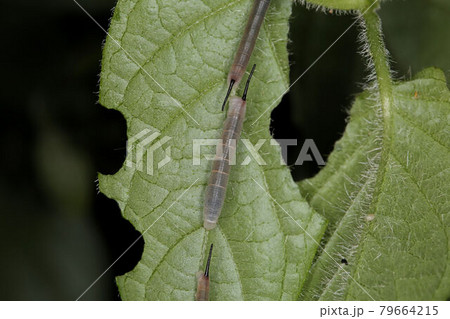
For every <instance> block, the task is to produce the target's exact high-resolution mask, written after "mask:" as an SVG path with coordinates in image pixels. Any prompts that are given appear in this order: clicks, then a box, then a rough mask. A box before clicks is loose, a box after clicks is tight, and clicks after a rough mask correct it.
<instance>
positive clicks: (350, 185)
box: [300, 69, 450, 300]
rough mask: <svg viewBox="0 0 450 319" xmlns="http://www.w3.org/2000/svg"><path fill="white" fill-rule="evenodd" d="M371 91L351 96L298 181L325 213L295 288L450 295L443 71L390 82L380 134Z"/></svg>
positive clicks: (350, 294)
mask: <svg viewBox="0 0 450 319" xmlns="http://www.w3.org/2000/svg"><path fill="white" fill-rule="evenodd" d="M377 100H378V98H377V97H374V96H373V95H372V94H370V93H369V92H365V93H363V94H361V95H360V96H359V97H358V98H357V99H356V101H355V103H354V105H353V108H352V110H351V114H350V122H349V124H348V126H347V128H346V131H345V134H344V136H343V138H342V139H341V140H340V141H338V142H337V143H336V145H335V149H334V152H333V153H332V155H331V156H330V158H329V162H328V164H327V166H326V167H325V168H324V169H323V170H322V171H321V172H320V173H319V174H318V175H317V176H316V177H314V178H312V179H310V180H306V181H303V182H301V183H300V188H301V189H302V193H303V194H304V195H305V196H306V197H307V198H308V201H309V203H310V204H311V205H312V206H313V208H314V209H316V210H317V211H318V212H319V213H322V214H323V215H324V216H325V217H327V218H328V220H329V221H330V225H329V230H328V231H327V243H326V245H325V248H324V251H322V252H321V254H320V257H319V258H318V259H317V261H316V262H315V264H314V266H313V268H312V271H311V276H310V277H309V278H308V282H307V283H306V285H305V288H304V290H303V292H302V298H305V299H313V300H316V299H320V300H346V299H347V300H372V299H375V300H430V299H436V300H445V299H447V298H448V297H450V267H449V263H450V262H449V256H448V254H449V235H450V234H449V233H450V213H449V212H450V204H449V201H448V194H450V189H449V180H450V157H449V147H450V132H449V125H448V123H450V92H449V90H448V88H447V85H446V80H445V75H444V74H443V73H442V72H441V71H440V70H438V69H427V70H425V71H423V72H422V73H421V74H419V75H418V76H417V77H416V78H415V79H413V80H411V81H408V82H405V83H400V84H397V85H395V87H394V89H393V101H394V102H393V105H391V112H390V117H391V121H392V125H393V126H392V127H393V130H391V134H389V135H388V136H386V134H385V132H384V128H383V121H382V119H381V117H382V116H381V115H382V114H381V113H382V112H381V109H380V106H379V105H378V104H377V103H376V101H377ZM342 259H345V260H346V261H347V263H348V265H346V264H345V263H342V262H341V261H342Z"/></svg>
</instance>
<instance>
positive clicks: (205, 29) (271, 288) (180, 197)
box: [99, 0, 326, 300]
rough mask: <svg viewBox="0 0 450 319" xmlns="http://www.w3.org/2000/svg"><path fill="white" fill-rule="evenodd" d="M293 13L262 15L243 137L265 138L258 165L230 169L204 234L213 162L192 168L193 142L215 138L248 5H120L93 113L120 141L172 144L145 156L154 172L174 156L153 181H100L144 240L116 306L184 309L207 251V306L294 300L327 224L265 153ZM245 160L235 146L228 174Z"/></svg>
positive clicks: (285, 8) (143, 177)
mask: <svg viewBox="0 0 450 319" xmlns="http://www.w3.org/2000/svg"><path fill="white" fill-rule="evenodd" d="M291 4H292V1H291V0H282V1H274V2H273V3H272V4H271V6H270V9H269V12H268V16H267V18H266V20H265V24H264V26H263V29H262V31H261V33H260V36H259V39H258V42H257V47H256V49H255V53H254V56H253V57H252V61H251V63H256V64H257V69H256V73H255V76H254V78H253V81H252V83H251V88H250V92H249V99H248V105H247V120H246V122H245V124H244V132H243V136H242V137H243V138H247V139H249V140H250V141H251V142H252V143H253V144H256V143H257V142H258V141H259V140H260V139H267V141H266V142H265V143H264V144H263V146H262V148H261V150H260V152H259V154H261V155H262V156H263V159H264V161H266V162H267V165H265V166H260V165H257V163H256V162H255V160H252V161H251V162H250V163H249V164H248V165H247V166H242V165H237V166H234V167H233V168H232V172H231V175H230V183H229V190H228V193H227V199H226V202H225V206H224V210H223V212H222V215H221V217H220V220H219V226H218V227H217V228H216V229H214V230H212V231H210V232H207V231H205V230H204V228H203V227H202V224H203V222H202V217H203V216H202V215H203V199H204V193H205V187H206V184H207V179H208V175H209V171H210V167H211V163H210V162H207V161H205V160H202V162H201V165H193V140H194V139H206V138H215V139H217V138H219V137H220V131H221V127H222V124H223V121H224V113H223V112H221V110H220V105H221V101H222V99H223V97H224V94H225V92H226V76H227V70H228V68H229V66H230V64H231V61H232V57H233V55H234V52H235V50H236V49H237V45H238V43H239V40H240V36H241V32H242V30H243V28H244V26H245V23H246V19H247V16H248V12H249V10H250V7H251V5H252V1H250V0H245V1H244V0H241V1H225V0H209V1H204V0H203V1H200V0H198V1H194V0H193V1H184V2H180V1H178V0H173V1H154V0H140V1H137V0H135V1H125V0H121V1H119V2H118V5H117V7H116V9H115V13H114V16H113V19H112V22H111V27H110V29H109V32H110V35H111V38H109V39H108V40H107V41H106V44H105V48H104V56H103V61H102V73H101V83H100V102H101V103H102V104H103V105H104V106H106V107H108V108H114V109H117V110H120V111H121V112H122V113H123V115H124V116H125V118H126V120H127V123H128V136H129V138H131V137H134V136H136V135H138V134H139V133H141V132H143V131H144V130H145V129H148V130H150V131H152V132H158V133H159V134H161V135H160V136H159V137H158V141H160V142H162V141H163V138H164V137H170V138H171V139H170V141H169V142H167V143H165V144H164V145H163V146H162V147H161V148H159V149H158V150H157V151H155V153H154V156H155V158H154V162H155V163H159V161H160V160H161V159H163V158H164V156H165V152H164V151H168V147H169V146H170V149H171V157H172V160H171V161H170V163H168V164H167V165H165V166H163V167H161V168H159V169H156V168H155V170H154V172H153V175H150V174H147V173H146V172H143V171H141V170H139V169H137V166H136V164H139V163H140V162H139V161H138V163H134V164H135V165H130V166H132V167H129V166H127V165H124V166H123V167H122V169H121V170H120V171H119V172H118V173H117V174H115V175H113V176H100V178H99V180H100V189H101V191H102V192H103V193H105V194H106V195H107V196H109V197H110V198H113V199H115V200H117V202H118V203H119V206H120V208H121V209H122V212H123V216H124V217H125V218H126V219H128V220H130V222H131V223H132V224H133V225H134V226H135V227H136V229H137V230H139V231H140V232H141V233H142V234H143V237H144V240H145V247H144V252H143V255H142V259H141V261H140V262H139V263H138V265H137V266H136V268H135V269H134V270H133V271H131V272H129V273H127V274H125V275H123V276H121V277H119V278H118V280H117V282H118V286H119V290H120V294H121V297H122V299H126V300H144V299H146V300H192V299H193V298H194V294H195V290H196V273H197V272H198V271H199V270H202V269H203V268H204V262H205V257H206V254H207V249H208V245H209V244H210V243H214V251H213V258H212V264H211V296H210V297H211V299H212V300H241V299H245V300H258V299H267V300H277V299H285V300H293V299H297V298H298V295H299V293H300V290H301V287H302V285H303V283H304V281H305V278H306V274H307V272H308V270H309V268H310V265H311V263H312V259H313V257H314V255H315V252H316V249H317V246H318V245H317V242H318V241H320V239H321V237H322V235H323V232H324V229H325V226H326V224H325V222H324V220H323V219H322V218H321V217H320V216H319V215H318V214H316V213H315V212H314V211H313V210H312V209H311V208H310V207H309V206H308V204H307V203H306V201H305V200H303V199H302V198H301V196H300V193H299V190H298V188H297V186H296V185H295V183H294V182H293V181H292V178H291V176H290V173H289V170H288V168H286V166H284V165H281V163H280V158H281V153H280V149H279V146H272V145H270V142H269V140H270V139H271V136H270V133H269V129H268V128H269V123H270V110H271V109H272V108H273V107H274V106H273V102H274V101H279V98H280V97H281V95H282V94H283V92H285V90H286V89H287V87H288V59H287V50H286V42H287V32H288V19H289V16H290V12H291ZM119 44H120V46H121V47H119ZM140 66H142V69H141V68H140ZM163 88H164V89H163ZM266 110H269V111H267V112H266ZM261 115H262V117H261V118H260V119H259V120H258V121H256V120H257V119H258V118H259V117H260V116H261ZM255 121H256V122H255ZM253 123H254V125H252V124H253ZM155 142H156V141H155ZM213 151H214V150H212V149H210V150H209V154H211V153H213ZM133 155H134V156H136V154H133V153H132V152H130V153H129V154H128V155H127V161H130V162H133V161H134V157H133ZM248 155H249V154H248V152H247V151H246V148H245V147H244V145H243V144H242V143H239V144H238V154H237V163H238V164H239V163H242V162H243V161H244V159H245V158H246V157H247V156H248ZM134 162H135V161H134ZM147 165H148V162H147ZM143 167H145V163H143ZM118 236H120V234H118Z"/></svg>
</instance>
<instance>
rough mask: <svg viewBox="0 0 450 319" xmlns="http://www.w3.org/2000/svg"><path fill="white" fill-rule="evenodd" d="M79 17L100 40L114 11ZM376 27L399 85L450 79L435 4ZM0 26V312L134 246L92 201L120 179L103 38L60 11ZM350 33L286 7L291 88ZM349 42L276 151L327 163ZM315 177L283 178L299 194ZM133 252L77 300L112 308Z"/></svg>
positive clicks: (350, 82) (65, 4)
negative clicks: (104, 80)
mask: <svg viewBox="0 0 450 319" xmlns="http://www.w3.org/2000/svg"><path fill="white" fill-rule="evenodd" d="M274 1H276V0H274ZM79 3H80V4H81V5H82V6H83V7H84V8H85V9H86V10H87V11H88V12H89V13H90V14H91V15H92V16H93V17H94V18H95V19H96V20H97V21H98V22H99V23H100V24H101V25H102V26H103V27H104V28H105V29H106V28H107V27H108V22H109V18H110V17H111V15H112V8H113V6H114V5H115V1H111V0H98V1H87V0H80V1H79ZM381 16H382V19H383V23H384V32H385V35H386V42H387V46H388V48H389V50H390V51H391V53H392V58H393V61H395V62H394V64H393V68H394V69H395V70H396V71H397V78H399V79H401V78H404V79H408V78H410V77H411V75H413V74H415V73H417V72H418V71H420V70H421V69H422V68H424V67H427V66H437V67H440V68H442V69H444V70H445V71H446V74H447V76H448V75H449V71H450V59H449V53H450V23H449V21H450V4H449V2H448V1H447V0H427V1H424V0H410V1H399V0H398V1H392V2H388V3H386V4H384V6H383V9H382V11H381ZM0 21H1V23H2V28H1V30H2V38H1V39H2V48H1V50H0V56H1V60H0V61H1V65H2V69H1V72H2V77H1V111H2V112H1V117H0V119H1V126H0V127H1V135H0V136H1V137H0V138H1V157H0V169H1V179H0V212H1V213H0V300H75V299H77V298H78V297H79V296H80V295H81V294H82V293H83V292H84V291H85V290H86V289H87V288H88V287H89V285H90V284H91V283H92V282H93V281H94V280H95V279H96V278H97V277H98V276H99V275H100V274H101V273H103V271H104V270H105V269H107V267H108V266H109V265H111V264H112V263H113V262H114V261H115V260H116V259H117V257H119V256H120V255H121V254H122V252H123V251H124V250H125V249H126V248H127V247H128V246H129V245H130V244H131V243H132V242H133V241H134V240H135V239H136V238H137V237H138V236H139V235H140V234H139V233H138V232H136V231H135V230H134V228H133V227H132V226H131V224H129V223H128V222H127V221H125V220H124V219H122V218H121V215H120V210H119V208H118V206H117V204H116V203H115V202H114V201H112V200H109V199H107V198H106V197H105V196H104V195H102V194H98V193H97V188H96V187H97V183H96V178H97V177H96V175H97V172H101V173H103V174H113V173H115V172H116V171H117V170H118V169H119V168H120V167H121V165H122V163H123V160H124V157H125V143H126V123H125V121H124V119H123V117H122V116H121V114H120V113H118V112H115V111H111V110H106V109H105V108H103V107H102V106H101V105H99V104H97V93H96V92H97V90H98V74H99V72H100V60H101V50H102V42H103V40H104V38H105V34H104V33H103V31H102V30H101V29H100V28H99V27H98V26H97V25H95V24H94V22H93V21H92V20H90V18H89V17H88V16H87V15H86V14H85V13H84V12H83V11H82V10H81V9H80V8H79V7H78V6H77V5H76V4H75V3H74V2H73V1H72V0H58V1H55V0H53V1H50V0H45V1H44V0H41V1H33V2H31V1H25V0H16V1H8V2H5V3H2V10H1V11H0ZM353 21H354V20H353V17H351V16H330V15H324V14H322V13H317V12H314V11H307V10H305V9H304V8H303V7H300V6H296V7H295V9H294V15H293V18H292V20H291V24H292V25H291V34H290V39H291V40H292V41H291V43H290V45H289V51H290V53H291V64H292V69H291V79H292V81H293V80H295V79H296V78H297V77H298V76H299V75H300V74H301V73H302V72H303V71H304V70H305V69H306V68H307V67H308V66H309V65H310V64H311V63H312V62H313V61H314V60H315V59H316V58H317V57H318V56H319V55H320V54H321V53H322V52H323V51H324V50H325V49H326V48H327V47H328V46H329V45H330V44H331V43H332V42H333V41H334V40H335V39H336V38H337V37H338V36H339V35H341V33H342V32H343V31H344V30H345V29H346V28H347V27H348V26H349V25H350V24H351V23H352V22H353ZM357 36H358V28H357V27H354V28H352V29H351V30H350V31H349V32H348V33H347V34H346V35H345V36H343V37H342V39H341V40H340V41H339V42H338V43H337V44H336V45H335V46H334V47H333V48H332V49H331V50H330V51H329V52H328V53H327V54H326V55H325V56H324V57H323V58H322V59H321V60H320V61H319V62H318V63H317V65H315V66H314V67H313V68H312V69H311V70H310V71H309V72H308V73H307V74H306V75H305V76H304V77H303V78H302V79H301V80H300V81H299V82H298V83H297V84H296V85H295V86H294V87H293V88H292V90H291V92H290V93H289V94H288V95H287V96H286V97H285V98H284V99H283V102H282V104H281V105H280V106H278V108H277V109H276V110H275V111H274V113H273V120H274V121H273V127H272V131H273V133H274V135H275V138H291V139H295V138H297V139H299V140H302V139H305V138H313V139H314V140H315V142H316V144H317V146H318V147H319V150H320V151H321V153H322V154H323V156H324V157H325V159H326V157H327V155H328V154H329V153H330V152H331V151H332V148H333V144H334V142H335V141H336V140H337V139H338V138H339V137H340V136H341V134H342V132H343V130H344V128H345V119H346V111H345V110H346V109H348V108H349V106H350V105H351V102H352V100H353V98H354V96H355V94H357V93H358V92H360V91H361V87H362V84H363V83H364V82H365V80H364V77H365V75H367V72H366V70H365V66H364V63H363V60H362V59H361V57H360V56H359V54H358V53H357V52H358V50H359V48H360V45H359V44H358V43H357V41H356V39H357ZM299 147H300V146H299ZM298 151H299V149H298V150H297V152H295V151H294V152H289V154H291V155H292V156H293V157H292V158H290V159H289V164H293V163H294V162H295V157H296V156H297V154H298ZM318 170H319V167H317V165H315V164H312V163H306V164H305V165H303V166H301V167H292V173H293V176H294V178H295V179H297V180H299V179H303V178H306V177H311V176H313V175H314V174H315V173H317V172H318ZM141 252H142V242H138V244H136V245H135V246H134V247H133V248H132V249H131V250H130V251H129V252H128V253H127V254H126V255H125V256H124V257H123V258H121V259H120V260H119V261H118V262H117V263H116V264H115V265H114V266H113V267H112V268H111V269H110V270H109V271H108V272H106V274H105V275H104V276H103V277H102V278H101V279H100V280H99V281H98V282H97V283H96V284H95V285H94V286H93V287H92V289H90V290H89V291H88V292H87V293H86V294H85V295H84V296H83V298H82V300H118V299H119V296H118V292H117V288H116V286H115V283H114V277H115V276H117V275H120V274H123V273H125V272H127V271H129V270H131V269H133V268H134V265H135V264H136V263H137V261H138V260H139V259H140V254H141Z"/></svg>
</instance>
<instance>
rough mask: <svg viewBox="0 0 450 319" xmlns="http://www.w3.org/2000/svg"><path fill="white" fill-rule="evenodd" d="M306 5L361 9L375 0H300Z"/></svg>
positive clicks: (338, 8)
mask: <svg viewBox="0 0 450 319" xmlns="http://www.w3.org/2000/svg"><path fill="white" fill-rule="evenodd" d="M300 1H301V2H302V3H307V5H309V4H312V5H314V6H319V7H323V8H326V9H335V10H346V11H347V10H362V9H365V8H367V7H369V6H370V5H372V3H373V2H374V1H375V0H300Z"/></svg>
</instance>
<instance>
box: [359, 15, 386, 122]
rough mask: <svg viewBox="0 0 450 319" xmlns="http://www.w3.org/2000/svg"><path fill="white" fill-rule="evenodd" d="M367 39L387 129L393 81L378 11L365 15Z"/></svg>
mask: <svg viewBox="0 0 450 319" xmlns="http://www.w3.org/2000/svg"><path fill="white" fill-rule="evenodd" d="M364 23H365V26H366V37H367V43H368V46H369V52H370V56H371V58H372V61H373V64H374V67H375V73H376V77H377V82H378V90H379V94H380V102H381V107H382V110H383V118H384V124H385V129H386V130H387V129H388V128H390V124H389V123H390V119H391V106H392V103H393V96H392V79H391V70H390V67H389V59H388V56H387V50H386V47H385V44H384V40H383V33H382V30H381V20H380V17H379V16H378V14H377V12H376V9H375V10H368V11H367V12H366V13H365V14H364Z"/></svg>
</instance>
